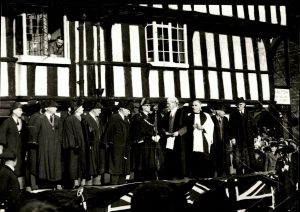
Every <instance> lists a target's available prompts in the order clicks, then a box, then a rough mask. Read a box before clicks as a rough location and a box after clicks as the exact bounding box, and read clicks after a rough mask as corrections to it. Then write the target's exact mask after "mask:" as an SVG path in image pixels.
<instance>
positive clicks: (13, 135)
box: [0, 117, 27, 177]
mask: <svg viewBox="0 0 300 212" xmlns="http://www.w3.org/2000/svg"><path fill="white" fill-rule="evenodd" d="M26 138H27V134H26V123H25V122H24V121H22V129H21V131H20V133H19V131H18V127H17V124H16V122H15V121H14V119H13V118H12V117H9V118H7V119H6V120H5V121H4V122H3V123H2V125H1V126H0V144H1V145H3V146H4V148H3V151H6V150H9V151H13V152H15V153H16V155H17V160H18V162H17V165H16V167H15V173H16V175H17V176H18V177H20V176H23V175H24V174H25V165H24V164H25V146H26V142H27V141H26Z"/></svg>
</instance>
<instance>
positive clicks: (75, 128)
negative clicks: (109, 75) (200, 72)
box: [0, 97, 275, 190]
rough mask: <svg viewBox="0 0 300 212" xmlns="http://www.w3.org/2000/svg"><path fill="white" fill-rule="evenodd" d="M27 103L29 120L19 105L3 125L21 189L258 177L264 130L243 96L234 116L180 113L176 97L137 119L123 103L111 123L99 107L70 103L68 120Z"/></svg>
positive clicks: (0, 132)
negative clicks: (261, 131)
mask: <svg viewBox="0 0 300 212" xmlns="http://www.w3.org/2000/svg"><path fill="white" fill-rule="evenodd" d="M27 105H28V106H30V108H31V113H30V116H29V117H28V120H27V121H25V120H24V119H23V118H22V113H23V111H22V108H23V105H22V104H21V103H19V102H15V103H14V104H13V105H12V107H11V114H10V116H9V118H7V119H6V120H5V121H4V122H3V123H2V124H1V126H0V158H1V156H2V159H0V160H2V161H3V162H5V161H7V160H10V161H11V160H13V161H14V163H13V165H9V166H8V167H9V168H10V169H12V170H14V173H15V175H16V176H17V177H18V183H19V185H20V188H21V189H22V188H25V187H26V188H27V189H28V190H35V189H38V188H57V189H59V188H61V187H66V188H67V187H68V186H70V187H73V188H77V187H79V186H84V185H101V184H102V183H103V179H102V178H103V175H104V174H105V173H109V174H110V184H113V185H116V184H124V183H126V182H127V181H128V180H132V179H133V180H135V181H150V180H156V179H171V180H172V179H183V178H206V177H223V176H226V175H229V174H232V170H231V168H232V167H233V168H234V169H235V173H236V174H247V173H252V172H254V171H256V167H257V158H256V156H255V155H256V151H255V146H254V140H255V139H256V138H257V136H258V132H257V128H256V126H255V122H254V120H253V117H252V115H251V113H250V112H249V111H247V109H246V107H245V106H246V102H245V100H244V99H243V98H242V97H241V98H238V99H237V101H236V109H235V110H233V111H231V113H230V114H229V117H228V116H225V105H223V104H221V103H220V104H217V105H216V106H215V107H214V108H212V109H213V110H212V112H211V113H208V112H204V111H203V110H202V103H201V101H200V100H197V99H196V100H193V101H192V104H191V107H181V106H180V105H179V101H178V99H177V98H176V97H170V98H168V99H167V104H166V107H165V108H159V107H158V105H153V103H151V102H150V100H149V99H145V98H143V99H142V101H141V102H140V104H139V112H138V113H136V114H134V115H132V114H131V112H132V111H133V110H134V109H135V105H134V104H133V102H132V101H125V100H124V101H123V100H121V101H120V102H119V104H118V105H117V106H116V109H115V110H113V111H110V113H109V116H108V119H107V121H106V120H104V119H102V118H101V117H102V116H101V111H102V109H103V106H102V105H101V103H100V102H99V101H92V100H89V101H81V100H78V101H71V102H70V104H69V107H68V111H67V115H66V116H58V115H57V108H58V104H57V103H56V102H55V101H53V100H49V101H48V100H47V101H44V102H42V103H40V102H38V101H35V100H31V101H30V102H28V104H27ZM7 154H9V155H10V157H7V156H5V155H7ZM12 155H13V156H14V157H12ZM270 157H271V156H270ZM5 158H6V159H5ZM7 158H9V159H7ZM268 158H269V157H268ZM269 160H271V159H268V160H265V162H266V163H267V162H269ZM4 166H5V165H4ZM270 166H271V167H272V169H274V167H275V166H274V165H270ZM0 170H3V168H1V169H0ZM265 171H269V170H265ZM132 173H133V174H132ZM3 179H4V178H2V177H1V179H0V184H3V183H2V180H3Z"/></svg>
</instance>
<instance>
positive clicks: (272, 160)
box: [263, 141, 279, 172]
mask: <svg viewBox="0 0 300 212" xmlns="http://www.w3.org/2000/svg"><path fill="white" fill-rule="evenodd" d="M277 146H278V143H277V142H276V141H271V142H270V144H269V146H266V147H265V148H264V149H263V150H264V152H265V160H264V161H265V164H264V165H265V166H264V171H266V172H268V171H273V172H275V167H276V161H277V159H278V157H279V155H278V153H277V152H276V150H277Z"/></svg>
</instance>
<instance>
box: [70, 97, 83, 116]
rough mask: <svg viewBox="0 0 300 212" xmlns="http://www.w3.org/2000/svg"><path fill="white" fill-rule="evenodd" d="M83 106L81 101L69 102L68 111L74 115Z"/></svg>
mask: <svg viewBox="0 0 300 212" xmlns="http://www.w3.org/2000/svg"><path fill="white" fill-rule="evenodd" d="M80 106H83V100H81V99H78V100H77V101H76V102H75V101H70V109H71V111H70V112H71V113H75V112H76V110H77V109H78V108H79V107H80Z"/></svg>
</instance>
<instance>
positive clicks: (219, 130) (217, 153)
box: [211, 115, 231, 176]
mask: <svg viewBox="0 0 300 212" xmlns="http://www.w3.org/2000/svg"><path fill="white" fill-rule="evenodd" d="M211 119H212V121H213V122H214V142H213V144H212V146H211V159H212V162H213V165H214V170H215V171H216V172H217V174H218V176H222V174H224V173H225V174H226V175H228V174H230V173H229V168H230V165H231V161H230V141H229V136H228V127H229V123H228V118H227V117H223V121H222V127H221V126H220V123H219V120H218V118H217V116H215V115H214V116H212V117H211Z"/></svg>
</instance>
